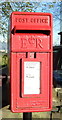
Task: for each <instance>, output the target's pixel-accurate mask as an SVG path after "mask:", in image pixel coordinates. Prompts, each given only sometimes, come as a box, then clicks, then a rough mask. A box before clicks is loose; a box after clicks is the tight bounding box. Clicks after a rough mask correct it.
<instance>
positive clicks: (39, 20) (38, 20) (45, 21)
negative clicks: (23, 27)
mask: <svg viewBox="0 0 62 120" xmlns="http://www.w3.org/2000/svg"><path fill="white" fill-rule="evenodd" d="M15 21H16V22H19V23H48V19H47V18H44V19H42V18H29V19H28V18H15Z"/></svg>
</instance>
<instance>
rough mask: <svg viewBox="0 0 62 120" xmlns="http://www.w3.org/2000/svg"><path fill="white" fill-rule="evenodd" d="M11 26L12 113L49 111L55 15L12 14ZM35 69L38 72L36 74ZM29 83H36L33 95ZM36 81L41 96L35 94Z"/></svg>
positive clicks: (50, 107) (50, 104) (50, 105)
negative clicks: (53, 19)
mask: <svg viewBox="0 0 62 120" xmlns="http://www.w3.org/2000/svg"><path fill="white" fill-rule="evenodd" d="M10 26H11V28H10V31H11V35H10V56H11V62H10V63H11V64H10V68H11V69H10V71H11V72H10V80H11V110H12V112H41V111H49V110H51V109H52V15H51V14H50V13H29V12H13V13H12V14H11V25H10ZM30 64H32V66H34V67H33V68H32V66H30ZM36 65H37V67H36ZM36 69H37V70H38V71H39V72H38V73H36V74H35V71H37V70H36ZM26 70H27V72H26ZM30 70H31V72H32V71H33V72H34V73H30ZM34 70H35V71H34ZM37 74H40V75H37ZM36 75H37V77H38V79H39V80H40V82H39V80H37V79H36ZM27 79H28V80H29V81H30V80H33V85H34V87H33V85H31V86H32V89H33V91H32V90H31V91H30V89H31V88H29V81H28V80H27ZM35 80H36V81H38V83H39V88H37V92H38V91H39V93H37V92H36V91H35V90H34V89H36V87H35V86H36V85H37V84H36V81H35ZM26 81H28V83H27V84H26V85H25V82H26ZM30 82H31V81H30ZM34 82H35V83H34ZM31 86H30V87H31ZM25 90H26V91H25ZM27 90H28V91H27ZM31 92H32V93H31Z"/></svg>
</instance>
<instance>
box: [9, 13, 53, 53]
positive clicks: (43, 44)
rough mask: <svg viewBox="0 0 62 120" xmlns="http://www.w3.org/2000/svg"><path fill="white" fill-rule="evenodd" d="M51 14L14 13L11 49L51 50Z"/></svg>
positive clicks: (14, 50) (27, 50)
mask: <svg viewBox="0 0 62 120" xmlns="http://www.w3.org/2000/svg"><path fill="white" fill-rule="evenodd" d="M51 18H52V16H51V14H48V13H47V14H45V13H44V14H41V13H38V14H36V13H35V14H33V13H30V14H29V13H26V14H23V13H18V12H17V13H15V12H14V13H13V14H12V19H11V41H10V42H11V51H12V52H24V51H25V52H29V51H31V52H32V51H34V52H35V51H36V52H40V51H41V52H42V51H49V50H51V44H52V36H51V35H52V32H51V27H52V21H51Z"/></svg>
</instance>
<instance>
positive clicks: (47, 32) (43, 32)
mask: <svg viewBox="0 0 62 120" xmlns="http://www.w3.org/2000/svg"><path fill="white" fill-rule="evenodd" d="M11 33H12V34H15V33H33V34H35V33H40V34H46V35H50V30H14V29H13V30H12V31H11Z"/></svg>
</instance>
